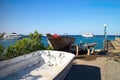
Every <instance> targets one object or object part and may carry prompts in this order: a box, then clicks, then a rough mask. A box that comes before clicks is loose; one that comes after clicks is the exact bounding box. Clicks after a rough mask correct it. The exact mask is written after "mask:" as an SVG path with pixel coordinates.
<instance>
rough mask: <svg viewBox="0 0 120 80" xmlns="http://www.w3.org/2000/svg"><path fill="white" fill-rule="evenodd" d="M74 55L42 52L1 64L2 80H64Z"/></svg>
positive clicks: (49, 51) (59, 52) (0, 74)
mask: <svg viewBox="0 0 120 80" xmlns="http://www.w3.org/2000/svg"><path fill="white" fill-rule="evenodd" d="M74 56H75V55H74V54H72V53H68V52H63V51H52V50H42V51H37V52H33V53H31V54H27V55H23V56H19V57H16V58H13V59H9V60H5V61H1V62H0V80H64V78H65V76H66V75H67V73H68V71H69V70H70V68H71V66H72V60H73V58H74Z"/></svg>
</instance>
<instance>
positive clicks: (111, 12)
mask: <svg viewBox="0 0 120 80" xmlns="http://www.w3.org/2000/svg"><path fill="white" fill-rule="evenodd" d="M104 24H107V34H115V33H116V32H119V33H120V0H0V32H7V33H11V32H16V33H20V34H29V33H30V32H34V31H35V30H37V31H39V32H40V33H42V34H46V33H51V34H54V33H57V34H64V33H68V34H75V35H76V34H77V35H81V34H83V33H85V32H91V33H93V34H103V33H104V26H103V25H104Z"/></svg>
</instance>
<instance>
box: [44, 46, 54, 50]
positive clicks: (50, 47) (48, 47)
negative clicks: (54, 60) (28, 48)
mask: <svg viewBox="0 0 120 80" xmlns="http://www.w3.org/2000/svg"><path fill="white" fill-rule="evenodd" d="M46 49H47V50H54V48H53V47H52V46H50V45H48V46H47V47H46Z"/></svg>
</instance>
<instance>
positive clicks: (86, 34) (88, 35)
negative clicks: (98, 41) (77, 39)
mask: <svg viewBox="0 0 120 80" xmlns="http://www.w3.org/2000/svg"><path fill="white" fill-rule="evenodd" d="M82 36H83V37H94V34H92V33H85V34H83V35H82Z"/></svg>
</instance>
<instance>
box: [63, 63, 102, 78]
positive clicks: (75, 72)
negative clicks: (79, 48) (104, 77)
mask: <svg viewBox="0 0 120 80" xmlns="http://www.w3.org/2000/svg"><path fill="white" fill-rule="evenodd" d="M64 80H101V72H100V68H99V67H96V66H89V65H73V66H72V67H71V69H70V71H69V73H68V74H67V76H66V78H65V79H64Z"/></svg>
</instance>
